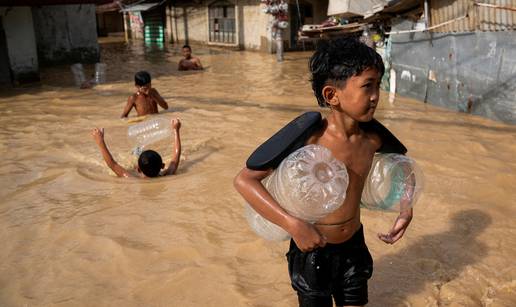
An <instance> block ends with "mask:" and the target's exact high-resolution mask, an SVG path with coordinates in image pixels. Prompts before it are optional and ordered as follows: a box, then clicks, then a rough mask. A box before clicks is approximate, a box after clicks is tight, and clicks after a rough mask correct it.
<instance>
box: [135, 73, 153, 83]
mask: <svg viewBox="0 0 516 307" xmlns="http://www.w3.org/2000/svg"><path fill="white" fill-rule="evenodd" d="M150 82H151V76H150V74H149V73H148V72H146V71H144V70H142V71H139V72H137V73H136V74H134V84H136V85H138V86H144V85H146V84H149V83H150Z"/></svg>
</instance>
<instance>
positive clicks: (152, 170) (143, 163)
mask: <svg viewBox="0 0 516 307" xmlns="http://www.w3.org/2000/svg"><path fill="white" fill-rule="evenodd" d="M170 124H171V126H172V130H174V152H173V155H172V160H171V161H170V164H169V165H168V167H167V168H166V169H165V170H164V171H163V172H161V169H162V168H164V167H165V164H164V163H163V160H162V159H161V156H160V155H159V154H158V153H157V152H155V151H154V150H145V151H144V152H142V153H141V154H140V156H139V157H138V167H137V169H136V170H137V171H138V174H139V176H135V175H133V174H132V173H131V172H129V171H128V170H126V169H125V168H123V167H122V166H120V164H118V163H117V162H116V161H115V159H113V156H112V155H111V153H110V152H109V149H108V148H107V145H106V142H105V141H104V129H103V128H101V129H99V128H95V129H93V131H91V136H92V137H93V140H95V143H97V145H98V146H99V149H100V152H101V153H102V157H103V158H104V161H105V162H106V164H107V166H108V167H109V168H110V169H111V170H112V171H113V172H114V173H115V174H116V175H117V176H118V177H126V178H127V177H140V178H145V177H150V178H152V177H158V176H160V175H161V176H167V175H174V174H175V173H176V171H177V167H178V166H179V158H180V157H181V139H180V137H179V129H180V128H181V122H180V121H179V119H178V118H176V119H173V120H172V121H171V122H170ZM160 172H161V173H160Z"/></svg>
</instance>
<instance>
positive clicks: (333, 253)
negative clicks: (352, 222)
mask: <svg viewBox="0 0 516 307" xmlns="http://www.w3.org/2000/svg"><path fill="white" fill-rule="evenodd" d="M287 260H288V271H289V275H290V280H291V282H292V287H293V288H294V290H296V291H297V295H298V299H299V306H303V307H304V306H317V307H324V306H333V303H332V296H333V299H334V300H335V304H336V305H337V306H343V305H351V306H360V305H365V304H367V280H368V279H369V278H371V276H372V274H373V259H372V257H371V254H370V253H369V250H368V249H367V246H366V244H365V241H364V230H363V228H362V227H360V229H359V230H358V231H357V232H356V233H355V234H354V235H353V237H351V239H349V240H347V241H346V242H343V243H340V244H329V243H328V244H326V246H325V247H322V248H317V249H315V250H313V251H311V252H308V253H303V252H301V250H299V248H298V247H297V246H296V243H294V240H290V249H289V251H288V253H287Z"/></svg>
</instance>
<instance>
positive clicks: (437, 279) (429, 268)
mask: <svg viewBox="0 0 516 307" xmlns="http://www.w3.org/2000/svg"><path fill="white" fill-rule="evenodd" d="M491 222H492V219H491V217H490V216H489V215H487V214H485V213H484V212H482V211H479V210H464V211H459V212H457V213H455V214H454V215H453V217H452V219H451V221H450V225H451V228H450V229H449V230H448V231H444V232H441V233H437V234H433V235H427V236H423V237H421V238H420V239H419V240H417V241H416V242H414V243H412V244H410V245H409V246H407V247H406V248H404V249H402V250H400V251H399V252H397V253H396V254H393V255H387V256H384V257H382V258H380V259H378V260H377V261H375V269H374V270H375V271H374V278H373V280H372V281H371V283H370V285H369V293H370V297H369V301H370V303H371V304H370V306H405V305H406V300H407V298H408V296H409V295H411V294H415V293H419V292H421V291H423V290H424V288H425V287H426V286H428V285H432V286H433V287H434V288H435V290H436V292H438V291H440V289H441V287H442V286H443V285H445V284H446V283H448V282H450V281H453V280H454V279H456V278H457V277H458V276H459V275H460V274H461V272H462V271H463V270H464V269H465V268H466V267H468V266H470V265H472V264H474V263H476V262H478V261H479V260H481V259H482V258H484V257H485V256H486V254H487V246H485V245H484V244H483V243H481V242H479V241H477V237H478V236H479V235H480V234H481V233H482V232H483V231H484V230H485V229H486V228H487V227H488V226H489V225H490V224H491ZM466 291H467V290H466ZM434 293H435V292H434ZM438 299H439V300H440V298H438ZM440 303H441V302H438V304H440ZM439 306H440V305H439Z"/></svg>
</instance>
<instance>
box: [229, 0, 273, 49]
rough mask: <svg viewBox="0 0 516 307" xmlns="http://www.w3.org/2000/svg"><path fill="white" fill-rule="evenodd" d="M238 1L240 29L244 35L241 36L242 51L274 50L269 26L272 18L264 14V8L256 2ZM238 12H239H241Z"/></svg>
mask: <svg viewBox="0 0 516 307" xmlns="http://www.w3.org/2000/svg"><path fill="white" fill-rule="evenodd" d="M241 2H243V1H238V3H239V10H240V11H242V14H239V18H238V19H239V20H238V22H239V26H238V27H237V29H239V30H240V31H241V32H242V33H243V35H239V39H240V42H239V43H240V46H241V48H242V49H249V50H260V51H268V52H270V51H271V50H272V45H273V44H272V43H271V31H270V29H268V25H269V23H270V21H271V20H272V16H270V15H267V14H265V13H263V12H262V8H261V6H260V5H259V4H257V3H256V1H247V3H244V4H241ZM239 10H237V12H238V11H239Z"/></svg>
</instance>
